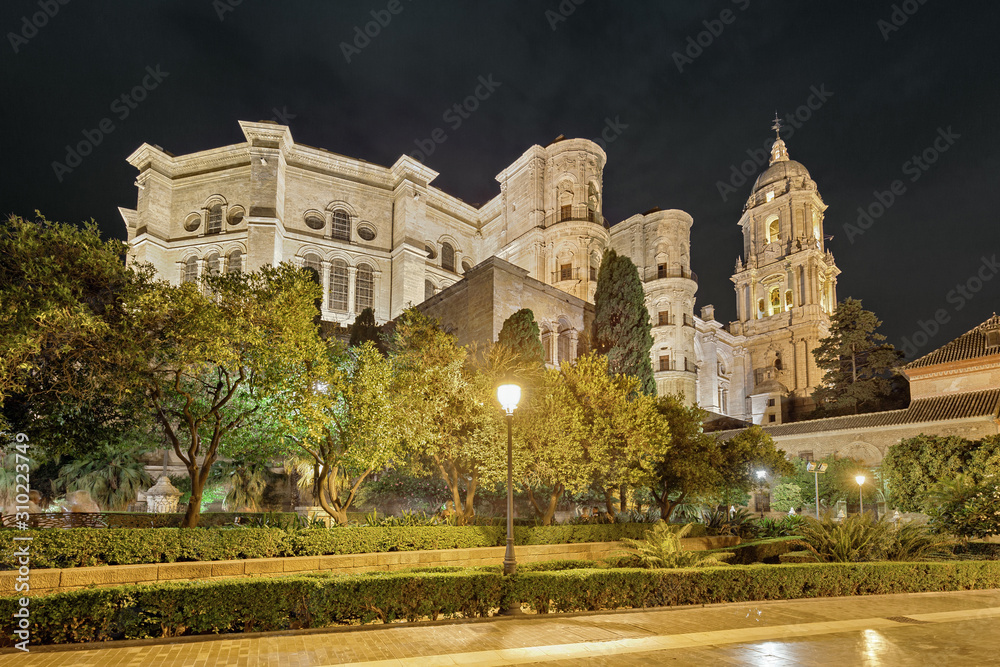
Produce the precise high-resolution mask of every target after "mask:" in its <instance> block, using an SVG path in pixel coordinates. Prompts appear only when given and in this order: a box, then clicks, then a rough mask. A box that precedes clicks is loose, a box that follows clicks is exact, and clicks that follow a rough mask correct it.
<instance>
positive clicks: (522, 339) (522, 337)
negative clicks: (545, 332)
mask: <svg viewBox="0 0 1000 667" xmlns="http://www.w3.org/2000/svg"><path fill="white" fill-rule="evenodd" d="M497 342H498V343H500V344H501V345H506V346H507V347H509V348H510V349H511V350H513V351H514V352H515V353H516V354H517V355H518V357H520V358H521V359H522V360H523V361H524V362H525V363H526V364H528V365H531V364H536V365H539V366H540V365H541V364H543V363H544V362H545V348H543V347H542V338H541V332H540V331H539V329H538V323H537V322H535V314H534V313H533V312H531V309H530V308H522V309H521V310H519V311H517V312H516V313H514V314H513V315H511V316H510V317H508V318H507V319H506V320H504V323H503V328H501V329H500V334H499V336H498V337H497Z"/></svg>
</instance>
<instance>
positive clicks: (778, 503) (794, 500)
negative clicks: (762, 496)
mask: <svg viewBox="0 0 1000 667" xmlns="http://www.w3.org/2000/svg"><path fill="white" fill-rule="evenodd" d="M771 507H772V508H773V509H774V511H775V512H787V511H788V510H790V509H798V508H800V507H802V488H801V487H800V486H799V485H798V484H778V485H777V486H776V487H774V490H773V491H771Z"/></svg>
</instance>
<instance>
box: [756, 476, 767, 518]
mask: <svg viewBox="0 0 1000 667" xmlns="http://www.w3.org/2000/svg"><path fill="white" fill-rule="evenodd" d="M766 478H767V472H766V471H764V470H758V471H757V483H758V487H759V489H760V490H759V491H758V492H757V502H758V503H759V504H760V518H761V519H763V518H764V480H765V479H766Z"/></svg>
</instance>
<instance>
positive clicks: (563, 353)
mask: <svg viewBox="0 0 1000 667" xmlns="http://www.w3.org/2000/svg"><path fill="white" fill-rule="evenodd" d="M558 345H559V363H562V362H564V361H571V359H570V358H569V354H570V352H569V349H570V338H569V331H560V332H559V342H558Z"/></svg>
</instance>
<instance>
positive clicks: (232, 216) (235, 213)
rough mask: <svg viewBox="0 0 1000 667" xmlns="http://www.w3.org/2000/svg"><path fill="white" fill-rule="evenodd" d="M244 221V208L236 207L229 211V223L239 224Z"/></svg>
mask: <svg viewBox="0 0 1000 667" xmlns="http://www.w3.org/2000/svg"><path fill="white" fill-rule="evenodd" d="M241 222H243V209H241V208H234V209H232V210H231V211H229V224H231V225H238V224H240V223H241Z"/></svg>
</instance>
